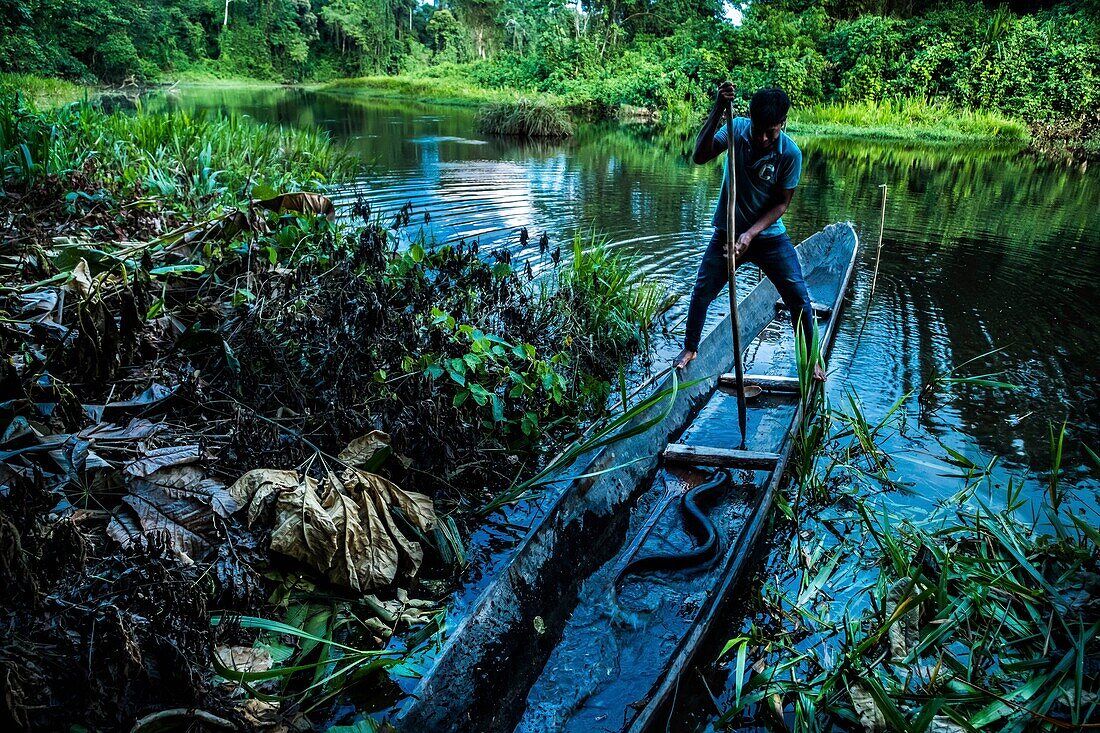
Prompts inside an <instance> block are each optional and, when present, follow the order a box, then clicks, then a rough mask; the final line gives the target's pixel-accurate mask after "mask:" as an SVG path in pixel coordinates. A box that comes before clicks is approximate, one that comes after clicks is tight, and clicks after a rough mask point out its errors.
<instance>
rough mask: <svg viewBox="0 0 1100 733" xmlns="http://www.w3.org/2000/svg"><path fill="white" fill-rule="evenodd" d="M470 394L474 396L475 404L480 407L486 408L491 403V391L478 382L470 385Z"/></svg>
mask: <svg viewBox="0 0 1100 733" xmlns="http://www.w3.org/2000/svg"><path fill="white" fill-rule="evenodd" d="M470 393H471V394H472V395H473V396H474V402H476V403H477V404H478V406H480V407H484V406H485V403H486V402H488V401H489V391H488V390H487V389H485V388H484V387H482V386H481V385H480V384H477V383H476V382H471V383H470Z"/></svg>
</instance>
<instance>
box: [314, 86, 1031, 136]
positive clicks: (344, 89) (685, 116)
mask: <svg viewBox="0 0 1100 733" xmlns="http://www.w3.org/2000/svg"><path fill="white" fill-rule="evenodd" d="M310 88H312V89H315V90H317V91H320V92H325V93H335V94H344V95H361V96H364V97H381V98H398V99H413V100H416V101H419V102H426V103H434V104H455V105H463V106H479V105H484V104H491V103H495V102H502V101H514V100H515V99H517V98H519V97H522V96H524V95H537V96H539V97H540V98H545V99H546V100H547V101H548V102H549V103H550V104H553V105H557V106H559V107H561V108H563V109H566V110H569V111H571V112H572V113H573V114H576V115H580V116H586V115H587V116H588V117H590V118H595V119H599V118H601V117H612V118H613V117H615V116H616V115H617V112H618V109H619V107H617V106H615V107H612V106H608V105H606V104H603V103H601V102H600V101H599V100H598V99H596V98H595V97H583V96H573V97H561V96H556V95H542V94H539V93H537V92H534V91H531V90H522V89H516V88H490V87H485V86H481V85H479V84H477V83H476V82H475V81H473V80H471V79H470V78H466V77H462V76H456V75H453V74H452V75H450V76H446V77H421V76H388V77H363V78H358V79H341V80H337V81H332V82H328V83H325V84H321V85H317V86H311V87H310ZM630 109H631V110H634V109H636V108H630ZM649 114H650V115H651V116H652V117H653V118H654V119H655V120H657V121H658V122H660V121H661V120H662V117H663V118H664V123H665V124H673V125H676V126H682V125H685V124H689V125H690V124H691V120H693V119H695V118H696V117H697V116H698V115H699V111H698V110H696V111H687V112H686V111H684V110H677V111H676V112H675V113H674V114H672V115H670V114H669V113H668V112H665V113H664V114H663V115H662V112H661V111H660V110H649ZM634 116H636V114H635V115H634ZM790 131H791V132H792V133H803V134H811V135H823V136H833V137H848V138H872V139H876V140H904V141H921V140H931V141H937V142H943V141H952V142H966V143H996V144H1017V145H1023V144H1026V143H1027V142H1028V140H1029V137H1030V136H1029V133H1028V128H1027V125H1026V124H1024V123H1023V122H1021V121H1019V120H1013V119H1010V118H1007V117H1004V116H1001V115H997V114H985V113H975V112H966V111H961V110H955V109H952V108H951V107H949V106H947V105H942V104H931V103H926V102H923V101H920V100H901V101H896V102H886V103H883V104H873V103H866V104H859V105H817V106H814V107H810V108H806V109H799V108H795V109H793V110H792V111H791V116H790Z"/></svg>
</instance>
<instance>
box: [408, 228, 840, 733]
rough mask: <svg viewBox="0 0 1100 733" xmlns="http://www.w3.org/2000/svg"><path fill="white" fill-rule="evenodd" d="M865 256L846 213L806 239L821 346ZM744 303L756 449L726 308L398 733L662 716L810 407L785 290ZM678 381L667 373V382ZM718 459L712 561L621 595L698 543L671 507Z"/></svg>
mask: <svg viewBox="0 0 1100 733" xmlns="http://www.w3.org/2000/svg"><path fill="white" fill-rule="evenodd" d="M857 250H858V239H857V236H856V233H855V230H854V228H853V227H852V225H851V224H848V223H840V224H833V225H830V226H829V227H826V228H825V229H824V230H822V231H820V232H818V233H817V234H814V235H813V236H811V237H809V238H808V239H806V240H805V241H804V242H802V243H801V244H800V245H798V247H797V248H796V251H797V253H798V256H799V260H800V262H801V264H802V268H803V273H804V275H805V277H806V281H807V285H808V287H809V290H810V294H811V298H812V299H813V301H814V310H815V313H816V315H817V318H818V324H819V328H820V332H821V344H822V350H823V353H825V354H826V355H827V354H828V352H829V350H830V349H831V347H832V343H833V341H834V339H835V336H836V331H837V328H836V326H837V322H838V319H839V314H840V312H841V308H842V306H843V303H844V298H845V293H846V291H847V288H848V285H849V282H850V280H851V277H852V272H853V269H854V266H855V258H856V254H857ZM718 302H719V301H716V303H715V307H716V306H717V304H718ZM738 312H739V314H740V323H741V343H742V344H743V345H745V348H746V352H749V354H750V359H749V360H748V361H747V363H748V364H749V365H750V366H749V368H750V371H749V373H748V374H747V381H750V382H756V383H757V384H759V385H760V386H761V387H762V388H763V389H764V392H763V394H762V395H761V396H760V397H758V398H756V399H755V400H754V401H753V402H752V403H750V406H749V422H748V431H747V432H748V441H747V447H748V448H749V450H746V451H738V450H734V449H733V446H736V445H738V444H739V443H740V436H739V434H738V428H737V419H736V410H737V408H736V402H735V398H733V397H731V396H728V395H726V394H724V393H723V392H721V391H719V390H718V389H717V388H718V386H719V384H720V383H721V382H727V381H729V380H730V379H732V375H730V374H728V372H729V371H730V370H731V369H732V340H733V339H732V334H731V329H730V324H729V316H728V315H727V316H726V317H725V319H724V320H723V321H722V322H721V323H719V324H718V325H716V326H715V327H714V328H713V329H712V330H711V331H710V332H709V333H708V334H707V336H706V337H705V338H704V340H703V344H702V347H701V349H700V355H699V357H698V358H697V359H696V360H695V361H694V362H692V363H691V364H690V365H689V367H688V368H687V369H685V370H684V373H683V374H682V375H681V377H680V380H681V382H682V383H685V384H688V385H689V386H686V387H682V388H681V389H679V390H678V391H677V392H676V394H675V398H674V399H670V400H666V403H665V404H663V405H661V406H660V407H658V408H656V409H657V410H658V411H660V412H661V414H662V419H661V420H660V421H659V422H658V423H657V424H656V425H654V426H653V427H651V428H650V429H649V430H647V431H645V432H643V433H641V434H639V435H636V436H634V437H632V438H629V439H627V440H624V441H622V442H619V443H615V444H612V445H609V446H605V447H603V448H601V449H598V450H596V451H593V452H592V454H590V455H587V456H583V457H582V458H581V459H580V460H579V461H578V462H577V463H576V464H574V465H573V466H571V467H569V468H568V469H566V471H567V473H568V475H571V476H577V475H582V474H584V475H587V477H585V478H578V479H575V480H572V481H570V482H569V483H568V485H567V486H566V487H565V489H564V490H562V491H561V493H560V494H559V495H558V497H557V499H556V500H555V501H554V502H553V503H552V504H551V505H550V507H549V509H548V510H547V512H546V515H545V517H544V518H543V520H542V521H541V522H539V523H537V524H536V525H535V526H534V527H532V529H531V530H530V531H529V533H528V534H527V536H526V537H525V539H524V540H523V542H522V543H521V545H520V546H519V547H518V548H517V549H516V551H515V553H514V554H513V556H512V558H511V560H510V561H509V563H508V565H507V566H506V567H505V568H504V570H503V571H502V572H501V573H500V574H499V575H498V576H497V577H496V578H495V579H494V580H493V581H492V582H491V583H490V584H489V585H488V586H487V587H486V588H485V590H484V591H483V593H482V594H481V596H480V597H479V599H478V600H477V601H476V602H475V603H474V604H473V606H472V608H471V610H470V612H469V613H468V614H466V615H465V617H464V618H463V619H462V620H461V621H460V622H458V623H457V625H455V627H454V628H452V629H447V630H446V634H445V641H444V642H443V648H442V650H441V651H440V652H439V653H438V654H437V655H436V656H435V660H434V663H433V664H432V666H431V667H430V669H428V670H427V671H426V672H425V674H424V676H423V677H422V678H421V680H420V682H419V684H418V685H417V687H416V689H415V690H414V693H413V695H412V696H411V697H410V698H409V700H408V701H406V703H405V704H404V706H403V707H401V708H400V710H399V711H398V713H397V716H396V719H395V720H394V721H393V722H394V723H395V725H396V727H397V729H398V730H399V731H403V732H409V733H412V732H413V731H415V732H416V733H426V732H429V731H431V732H436V731H438V732H439V733H449V732H451V731H454V732H458V731H462V732H463V733H466V732H467V731H469V732H475V731H486V732H488V731H493V732H496V731H514V732H515V733H535V732H536V731H537V732H538V733H544V732H549V731H585V732H586V733H587V732H589V731H598V732H604V731H606V732H608V733H622V732H624V731H630V732H631V733H641V732H642V731H645V730H647V729H648V727H649V726H650V724H651V723H653V722H654V721H655V720H656V719H657V716H658V715H659V714H660V713H661V712H662V711H663V710H665V709H666V708H667V706H668V704H669V702H670V698H671V696H672V694H673V692H674V691H675V689H676V685H677V683H678V680H679V679H680V676H681V674H682V673H683V672H684V671H685V670H686V669H687V668H688V667H689V665H690V664H691V662H692V659H693V656H694V654H695V652H696V650H697V649H698V648H699V646H700V644H701V642H702V641H703V639H704V638H705V637H706V636H707V634H708V632H709V631H711V629H712V626H713V624H714V621H715V619H716V617H717V614H718V612H719V610H720V608H721V607H722V604H723V602H724V601H725V599H726V597H727V596H728V594H729V592H730V590H731V589H732V588H733V587H734V586H735V585H736V583H737V581H738V580H739V579H740V578H741V576H742V574H743V572H744V570H745V569H746V566H747V564H748V561H749V559H750V558H751V556H752V554H753V550H754V548H755V547H756V545H757V544H758V541H759V539H760V535H761V531H762V529H763V527H764V525H765V523H766V519H767V517H768V515H769V513H770V512H771V510H772V508H773V505H774V500H775V495H776V492H777V490H778V488H779V485H780V482H781V480H782V477H783V474H784V472H785V470H786V467H787V463H788V461H789V459H790V456H791V452H792V450H793V448H794V445H793V430H794V428H795V426H796V425H797V424H798V421H799V420H800V419H801V418H802V413H803V403H802V401H801V399H800V395H799V393H798V389H797V378H796V377H795V374H796V369H795V365H794V360H793V355H792V354H793V349H792V347H791V342H792V341H793V338H792V337H791V336H790V331H791V329H790V324H789V322H786V323H784V322H783V321H784V320H785V319H784V318H783V316H782V304H781V303H780V302H779V296H778V293H777V292H776V290H775V287H774V286H773V285H772V284H771V283H770V282H769V281H768V280H767V279H762V280H760V282H759V283H758V284H757V285H756V286H755V287H753V289H752V290H751V292H749V293H748V294H747V295H746V296H745V297H744V298H742V299H741V300H740V301H739V305H738ZM769 326H771V328H769ZM671 382H672V377H671V375H670V376H668V377H666V379H665V380H664V381H663V382H662V383H660V384H658V385H657V386H656V387H655V391H661V390H664V389H668V388H669V387H671ZM693 382H694V383H693ZM652 417H653V415H642V416H639V417H638V418H637V420H638V422H641V421H642V420H644V419H647V418H652ZM628 427H629V426H628ZM624 464H625V465H624ZM620 465H622V466H623V467H622V468H619V469H617V470H614V471H610V472H607V473H600V471H602V470H604V469H608V468H612V467H614V466H620ZM708 466H712V467H713V466H721V467H724V468H728V469H730V470H731V471H732V472H733V474H734V481H733V482H732V483H731V485H730V486H729V488H728V489H727V490H726V491H725V492H723V493H722V495H721V497H719V498H718V499H717V501H716V502H714V503H713V505H712V506H710V507H709V508H708V517H709V519H710V520H711V521H712V522H713V523H714V525H715V527H716V529H717V531H718V535H719V537H720V543H719V549H718V552H717V557H716V559H715V560H714V561H713V562H712V563H710V564H708V565H704V566H702V567H699V568H694V569H689V570H677V571H667V572H666V571H658V572H653V573H645V574H640V575H632V576H629V577H627V578H625V579H624V582H623V583H622V584H621V585H620V587H619V589H618V590H617V592H612V590H611V585H612V584H613V582H614V579H615V576H616V575H617V574H618V571H619V570H620V569H621V568H622V566H623V564H624V563H625V562H627V561H628V560H629V557H628V556H644V555H647V554H657V553H661V552H668V551H670V550H672V549H673V548H680V549H690V548H691V546H692V540H691V539H690V537H689V536H688V535H687V533H686V532H685V529H684V527H683V521H682V517H681V515H680V512H679V511H678V502H676V501H674V500H670V499H675V497H677V496H678V495H679V493H682V492H684V491H688V490H690V488H691V487H693V486H696V485H698V484H700V483H702V482H703V481H706V480H707V479H708V478H709V477H710V473H708V472H707V470H708V469H707V468H706V467H708ZM643 533H644V541H643V540H642V537H643Z"/></svg>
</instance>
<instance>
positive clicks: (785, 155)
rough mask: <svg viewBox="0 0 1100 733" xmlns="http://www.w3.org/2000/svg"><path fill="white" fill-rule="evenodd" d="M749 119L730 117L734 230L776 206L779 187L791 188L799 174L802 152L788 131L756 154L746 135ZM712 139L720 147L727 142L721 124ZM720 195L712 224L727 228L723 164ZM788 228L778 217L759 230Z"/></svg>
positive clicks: (771, 231) (726, 183)
mask: <svg viewBox="0 0 1100 733" xmlns="http://www.w3.org/2000/svg"><path fill="white" fill-rule="evenodd" d="M750 130H751V122H750V121H749V119H748V118H747V117H737V118H734V120H733V136H734V139H735V140H736V141H737V144H736V145H735V146H734V149H735V150H736V151H737V155H736V157H735V158H734V161H735V165H736V170H737V211H736V213H735V216H736V224H737V233H738V234H741V233H742V232H744V231H746V230H748V228H749V227H751V226H752V225H753V224H755V223H756V222H757V221H758V220H759V219H760V217H761V215H762V214H763V213H764V212H765V211H767V210H768V209H770V208H771V207H772V206H774V205H775V202H776V201H777V199H778V196H779V193H780V191H781V190H782V189H789V188H794V187H795V186H797V185H798V180H799V178H801V177H802V151H801V150H799V149H798V146H797V145H795V143H794V140H792V139H791V138H790V137H788V136H787V133H785V132H781V133H779V139H778V140H776V141H775V147H773V148H772V149H771V151H770V152H768V153H765V154H764V155H762V156H760V157H756V156H755V155H754V153H753V150H752V140H751V139H750V138H749V134H750ZM714 142H715V144H716V145H718V146H719V147H720V148H721V149H722V150H725V149H726V148H727V147H729V146H728V145H727V144H726V142H727V141H726V126H725V125H724V124H723V125H722V126H721V127H719V128H718V131H717V132H716V133H714ZM722 169H723V171H725V172H724V173H723V175H722V194H721V195H720V196H719V197H718V206H717V208H715V210H714V218H713V219H712V220H711V224H712V225H713V226H714V227H716V228H718V229H725V228H726V201H727V200H728V199H729V169H728V168H727V167H726V166H725V165H723V166H722ZM786 231H787V227H786V226H784V224H783V218H782V217H780V218H779V219H778V220H777V221H776V222H775V223H774V224H772V225H771V226H770V227H768V228H767V229H765V230H764V231H762V232H760V235H759V236H761V237H774V236H776V235H779V234H783V233H784V232H786Z"/></svg>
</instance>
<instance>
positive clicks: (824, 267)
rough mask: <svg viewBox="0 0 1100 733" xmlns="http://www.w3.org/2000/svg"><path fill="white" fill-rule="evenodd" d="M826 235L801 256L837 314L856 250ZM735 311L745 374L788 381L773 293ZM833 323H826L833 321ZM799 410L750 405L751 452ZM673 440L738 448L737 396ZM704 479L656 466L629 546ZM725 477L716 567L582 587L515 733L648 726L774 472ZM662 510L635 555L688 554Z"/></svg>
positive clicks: (676, 522) (717, 511) (789, 364)
mask: <svg viewBox="0 0 1100 733" xmlns="http://www.w3.org/2000/svg"><path fill="white" fill-rule="evenodd" d="M849 231H850V229H849ZM834 234H843V232H840V233H833V232H829V231H828V230H826V231H825V232H822V233H819V234H818V235H815V237H813V238H811V239H809V240H807V241H806V242H804V243H803V244H802V245H801V246H800V247H799V255H800V258H801V260H802V263H803V270H804V275H805V276H806V279H807V284H808V286H809V288H810V294H811V297H812V298H813V299H814V300H815V301H817V302H822V303H828V304H831V305H834V307H833V309H832V314H836V313H838V311H839V306H840V304H841V301H842V295H843V289H844V287H845V285H846V283H847V280H848V277H849V275H850V268H851V266H852V262H853V259H854V254H855V247H856V240H855V236H854V232H852V233H851V235H850V236H833V235H834ZM764 286H766V287H764ZM742 303H748V304H749V308H748V309H746V311H742V312H743V313H747V314H748V315H749V318H748V319H746V318H745V315H742V325H743V326H749V328H751V329H753V330H755V331H756V332H757V333H756V335H760V336H761V338H760V339H759V340H757V342H755V343H753V344H750V347H749V349H748V351H749V352H750V353H751V354H752V356H754V357H756V358H753V359H752V360H751V361H750V362H748V368H747V369H746V371H747V372H752V373H758V374H767V375H773V376H788V375H795V374H796V373H797V368H796V366H795V362H794V339H793V336H792V333H791V331H792V329H791V324H790V319H789V318H787V317H784V316H782V315H781V316H780V317H779V318H778V319H775V316H776V313H775V293H774V288H772V287H771V286H770V283H767V281H764V282H763V283H761V287H758V288H757V289H755V290H754V291H753V292H752V293H751V294H750V295H748V296H746V297H745V299H744V300H743V301H742ZM757 307H758V310H757ZM757 313H759V314H760V315H759V316H758V315H756V314H757ZM832 314H830V316H829V317H828V318H829V319H832V318H835V316H833V315H832ZM769 315H770V317H769ZM773 319H774V320H775V321H776V322H775V323H774V324H772V321H773ZM746 321H749V322H748V323H746ZM818 322H819V328H820V330H821V332H822V334H823V336H829V337H831V336H832V335H833V333H834V329H833V328H832V327H831V326H832V323H830V322H829V321H828V320H826V321H824V322H823V320H822V318H819V319H818ZM769 325H770V327H769ZM722 327H725V328H729V323H728V320H727V321H724V322H722V323H721V324H719V326H717V328H722ZM765 328H767V330H766V331H765ZM761 332H763V333H762V334H761ZM761 341H763V342H764V343H761ZM797 408H798V401H797V399H796V398H792V397H791V396H789V395H768V394H765V395H762V396H760V397H758V398H756V399H755V400H754V401H753V402H752V403H751V404H750V406H749V410H748V429H747V432H748V435H749V438H748V441H747V445H748V447H749V448H750V449H751V450H754V451H767V452H775V453H779V452H781V451H784V450H785V449H786V448H787V445H788V440H787V437H788V435H789V433H790V430H791V427H792V421H793V420H794V418H795V413H796V411H797ZM678 442H680V443H683V444H688V445H703V446H714V447H735V446H736V445H737V444H738V443H739V442H740V434H739V431H738V428H737V408H736V402H735V398H733V397H731V396H727V395H725V394H723V393H721V392H716V393H715V394H714V396H713V397H712V398H711V399H710V400H709V402H708V403H707V404H706V406H705V407H703V409H702V410H701V412H700V413H699V415H698V416H697V417H696V418H695V420H694V421H693V423H692V424H691V426H690V427H688V428H687V430H685V431H684V434H683V435H682V436H680V438H679V441H678ZM711 470H712V469H704V468H696V467H675V468H667V469H665V468H662V469H660V470H659V471H658V472H657V474H656V476H655V477H654V479H653V482H652V485H651V486H650V487H649V490H648V491H647V492H646V493H644V494H643V495H642V497H641V498H640V499H639V501H638V503H637V504H636V505H635V506H634V507H633V508H632V511H631V525H630V529H629V530H628V532H627V537H628V538H629V537H633V536H634V535H635V534H636V533H637V531H638V528H640V527H641V526H643V525H644V524H645V523H646V521H647V519H649V518H650V517H651V513H652V512H653V511H654V509H655V508H659V507H660V505H661V504H662V499H664V497H666V495H667V493H668V492H671V493H672V494H673V495H674V496H677V497H678V495H679V494H681V493H682V492H684V491H687V490H689V489H690V488H692V487H694V486H697V485H698V484H700V483H702V482H703V481H705V480H706V479H707V478H709V477H710V476H711V473H710V471H711ZM733 475H734V484H735V485H734V486H731V488H730V489H729V490H728V491H727V492H725V493H724V494H723V495H721V496H720V497H719V498H718V499H717V501H715V502H713V503H711V504H710V506H709V507H708V516H709V517H710V518H711V520H712V521H713V522H714V525H715V527H716V529H717V531H718V536H719V537H720V538H721V546H720V549H719V558H718V559H717V560H716V561H715V562H714V563H713V564H711V565H710V566H709V567H701V568H698V569H695V570H690V571H683V570H673V571H668V572H655V573H650V574H647V575H637V576H629V577H628V578H627V579H626V582H624V583H623V584H622V586H621V589H620V591H619V593H618V594H617V596H613V595H612V593H611V590H610V586H611V583H612V581H613V580H614V577H615V575H616V574H617V572H618V569H619V568H620V567H622V563H623V562H624V561H625V560H624V558H623V557H622V556H620V555H616V556H615V557H613V558H612V559H611V560H609V561H608V562H606V563H605V564H604V565H603V566H602V567H600V568H599V569H598V570H597V571H596V572H595V573H593V574H592V575H591V576H589V578H588V579H587V580H585V582H584V583H583V584H582V586H581V591H580V594H579V601H578V603H577V606H576V608H575V609H574V610H573V613H572V615H571V617H570V618H569V620H568V621H567V623H566V626H565V629H564V632H563V634H562V639H561V641H560V642H559V643H558V644H557V646H556V647H555V649H554V651H553V653H552V654H551V656H550V658H549V659H548V660H547V663H546V665H545V666H544V668H543V670H542V674H541V675H540V677H539V679H538V680H536V681H535V683H534V684H533V685H532V686H531V688H530V691H529V692H528V696H527V700H526V704H525V710H524V713H523V716H522V718H521V720H520V723H519V725H518V726H517V727H516V728H515V730H516V731H523V732H524V733H534V732H535V731H578V732H579V731H594V732H595V731H601V732H602V731H608V732H618V731H624V730H634V729H642V728H644V725H645V723H646V722H647V721H646V720H643V719H642V718H644V717H645V716H646V715H650V714H652V712H653V710H654V709H656V707H658V706H654V705H651V704H649V703H650V702H651V700H652V698H653V696H654V694H655V693H656V692H657V691H658V689H659V688H660V686H661V683H662V681H664V679H663V674H664V672H665V671H666V670H668V669H669V667H670V664H671V663H672V662H673V660H675V659H676V658H677V657H678V656H679V657H681V658H684V657H685V655H688V656H689V654H690V651H692V650H691V649H685V640H686V639H687V638H688V637H689V636H691V635H692V633H691V632H693V631H696V632H697V633H695V634H694V636H695V638H696V639H697V638H698V637H699V634H698V629H697V628H696V627H698V626H699V625H700V623H701V621H702V617H703V616H705V615H710V616H712V615H713V614H714V612H715V611H716V610H717V606H718V605H719V604H718V603H717V602H716V600H717V599H716V598H715V597H714V596H715V589H716V588H717V587H720V586H722V585H723V582H726V584H728V581H729V580H730V578H728V577H727V576H728V575H729V574H730V573H731V572H732V571H733V566H734V564H735V562H734V561H735V560H736V558H735V557H733V556H732V555H733V554H734V552H735V547H736V546H737V541H736V540H737V538H738V537H739V536H740V535H743V534H745V532H746V531H747V529H748V526H749V523H750V520H751V519H752V518H753V517H754V516H756V513H757V512H759V510H760V506H759V505H760V502H761V500H762V496H764V494H765V492H766V490H767V489H768V486H769V484H770V483H771V482H772V479H773V474H772V472H771V471H763V470H757V471H751V470H741V471H734V472H733ZM776 483H777V482H776ZM665 506H666V507H667V508H665V509H663V511H661V513H660V517H659V519H658V520H657V522H656V524H655V526H654V529H653V531H652V532H651V533H650V535H649V537H648V539H647V540H646V541H645V542H644V543H642V544H641V547H640V548H639V550H638V553H637V556H639V557H641V556H644V555H648V554H657V553H667V552H678V551H683V550H685V549H688V548H691V547H693V544H694V543H693V540H692V538H691V537H690V536H689V535H688V533H687V531H686V530H685V528H684V525H683V521H682V517H681V513H680V510H679V503H678V501H675V500H674V501H672V502H670V503H668V504H666V505H665ZM627 544H628V545H629V544H630V543H629V542H628V543H627ZM708 620H709V619H708Z"/></svg>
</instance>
